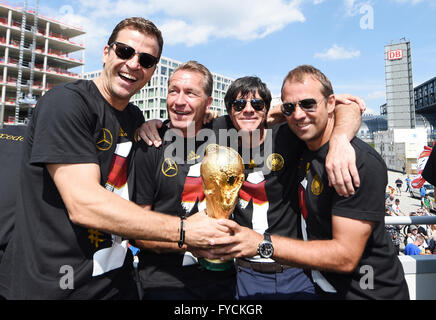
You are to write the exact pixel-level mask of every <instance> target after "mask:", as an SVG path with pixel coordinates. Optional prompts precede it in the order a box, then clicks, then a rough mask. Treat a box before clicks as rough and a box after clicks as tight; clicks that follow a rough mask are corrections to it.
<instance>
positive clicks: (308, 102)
mask: <svg viewBox="0 0 436 320" xmlns="http://www.w3.org/2000/svg"><path fill="white" fill-rule="evenodd" d="M323 100H324V99H323ZM321 101H322V100H321ZM317 105H318V102H317V101H316V100H315V99H312V98H309V99H304V100H301V101H298V102H297V103H292V102H285V103H283V104H282V112H283V114H284V115H285V116H288V117H289V116H290V115H291V114H292V113H293V112H294V111H295V108H297V106H299V107H300V108H301V109H302V110H303V111H305V112H314V111H315V110H316V106H317Z"/></svg>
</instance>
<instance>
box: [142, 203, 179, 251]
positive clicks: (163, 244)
mask: <svg viewBox="0 0 436 320" xmlns="http://www.w3.org/2000/svg"><path fill="white" fill-rule="evenodd" d="M140 207H141V208H143V209H145V210H146V211H147V212H144V214H148V212H149V211H151V205H141V206H140ZM135 244H136V246H137V247H139V248H141V249H148V250H151V251H154V252H156V253H168V252H182V251H183V252H184V251H186V249H187V245H186V244H184V245H183V246H182V248H179V246H178V244H177V243H175V242H167V241H152V240H135Z"/></svg>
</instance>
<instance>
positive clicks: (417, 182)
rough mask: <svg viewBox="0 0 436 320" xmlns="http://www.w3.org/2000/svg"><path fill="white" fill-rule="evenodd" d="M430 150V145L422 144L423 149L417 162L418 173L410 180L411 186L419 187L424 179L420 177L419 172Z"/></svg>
mask: <svg viewBox="0 0 436 320" xmlns="http://www.w3.org/2000/svg"><path fill="white" fill-rule="evenodd" d="M431 151H432V148H431V147H428V146H424V151H422V152H421V154H420V155H419V158H418V164H417V170H418V175H417V176H416V178H415V179H413V180H412V182H411V184H412V187H413V188H421V187H422V185H423V184H424V182H425V179H424V178H423V177H422V175H421V174H422V171H423V170H424V168H425V165H426V164H427V160H428V157H429V156H430V153H431Z"/></svg>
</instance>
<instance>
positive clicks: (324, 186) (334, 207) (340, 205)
mask: <svg viewBox="0 0 436 320" xmlns="http://www.w3.org/2000/svg"><path fill="white" fill-rule="evenodd" d="M351 145H352V146H353V148H354V150H355V152H356V165H357V169H358V172H359V177H360V187H359V188H357V189H356V191H355V194H354V195H352V196H350V197H347V198H345V197H341V196H339V195H338V194H337V193H336V192H335V190H334V189H333V188H332V187H329V185H328V177H327V172H326V169H325V158H326V156H327V152H328V147H329V145H328V143H326V144H325V145H323V146H322V147H321V148H320V149H319V150H317V151H310V150H306V151H305V152H304V153H303V156H302V159H301V162H300V168H299V181H301V182H302V185H301V188H300V192H301V195H302V196H304V199H305V200H302V203H303V204H302V205H301V206H302V213H303V216H304V217H305V223H306V228H305V230H304V231H303V233H304V232H306V233H307V238H308V240H330V239H332V235H333V234H332V232H333V231H332V216H341V217H345V218H350V219H355V220H362V221H369V222H373V223H374V224H375V225H374V229H373V230H372V232H371V234H370V236H369V238H368V241H367V243H366V246H365V249H364V252H363V254H362V257H361V259H360V261H359V263H358V265H357V267H356V269H355V270H354V271H353V272H352V273H350V274H339V273H334V272H327V271H321V274H322V276H323V277H324V278H325V279H326V280H327V281H328V283H329V284H330V285H331V286H332V287H333V288H334V289H335V290H336V291H337V293H338V297H339V298H342V299H408V298H409V294H408V288H407V284H406V281H405V279H404V271H403V268H402V265H401V263H400V261H399V259H398V257H397V255H396V252H395V250H394V247H393V245H392V241H391V240H390V239H389V237H388V235H387V233H386V232H385V224H384V209H385V207H384V205H385V201H384V195H385V190H386V185H387V169H386V165H385V163H384V161H383V159H382V158H381V157H380V155H379V154H378V153H377V152H375V151H374V149H372V148H371V147H370V146H368V145H367V144H366V143H364V142H363V141H361V140H359V139H358V138H354V139H353V140H352V141H351ZM303 186H304V187H305V188H303ZM350 232H353V230H350ZM368 277H372V278H371V279H370V278H368ZM362 279H363V280H362ZM368 279H369V280H368ZM362 281H363V282H365V285H364V286H362V285H361V283H362ZM369 281H373V282H369Z"/></svg>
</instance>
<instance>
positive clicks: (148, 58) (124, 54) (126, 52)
mask: <svg viewBox="0 0 436 320" xmlns="http://www.w3.org/2000/svg"><path fill="white" fill-rule="evenodd" d="M113 45H115V54H116V55H117V57H118V58H120V59H123V60H128V59H130V58H131V57H133V56H134V55H135V54H137V55H138V56H139V64H140V65H141V67H143V68H145V69H150V68H151V67H153V66H154V65H155V64H156V63H157V62H158V58H156V57H155V56H152V55H151V54H148V53H145V52H136V51H135V49H133V48H132V47H131V46H129V45H127V44H124V43H121V42H117V41H115V42H112V43H111V44H110V45H109V47H112V46H113Z"/></svg>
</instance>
